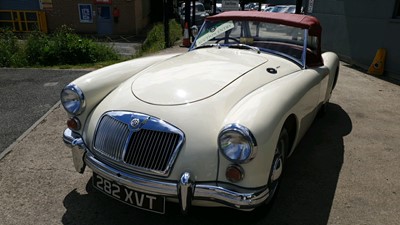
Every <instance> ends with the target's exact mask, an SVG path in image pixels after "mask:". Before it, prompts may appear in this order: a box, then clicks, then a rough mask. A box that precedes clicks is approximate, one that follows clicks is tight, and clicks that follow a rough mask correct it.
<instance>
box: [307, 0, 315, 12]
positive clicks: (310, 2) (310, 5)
mask: <svg viewBox="0 0 400 225" xmlns="http://www.w3.org/2000/svg"><path fill="white" fill-rule="evenodd" d="M313 10H314V0H308V8H307V12H308V13H312V12H313Z"/></svg>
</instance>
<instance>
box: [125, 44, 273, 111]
mask: <svg viewBox="0 0 400 225" xmlns="http://www.w3.org/2000/svg"><path fill="white" fill-rule="evenodd" d="M265 62H267V57H265V56H263V55H262V54H257V53H255V52H253V51H243V50H233V49H217V48H210V49H199V50H195V51H191V52H188V53H186V54H183V55H180V56H178V57H174V58H171V59H169V60H166V61H163V62H161V63H158V64H156V65H154V66H152V67H150V68H148V69H146V70H144V71H142V72H140V73H139V74H137V75H136V76H135V78H134V79H133V81H132V86H131V88H132V93H133V94H134V95H135V96H136V97H137V98H138V99H140V100H141V101H144V102H147V103H150V104H155V105H180V104H187V103H192V102H196V101H200V100H203V99H206V98H208V97H210V96H213V95H215V94H216V93H218V92H219V91H220V90H222V89H223V88H225V87H226V86H228V85H229V84H230V83H232V82H233V81H235V80H236V79H238V78H239V77H241V76H242V75H244V74H246V73H247V72H249V71H251V70H253V69H254V68H256V67H258V66H260V65H261V64H263V63H265Z"/></svg>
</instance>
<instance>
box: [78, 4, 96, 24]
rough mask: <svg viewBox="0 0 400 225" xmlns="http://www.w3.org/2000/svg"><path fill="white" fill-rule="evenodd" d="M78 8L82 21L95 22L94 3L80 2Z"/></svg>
mask: <svg viewBox="0 0 400 225" xmlns="http://www.w3.org/2000/svg"><path fill="white" fill-rule="evenodd" d="M78 9H79V21H80V22H81V23H93V11H92V4H78Z"/></svg>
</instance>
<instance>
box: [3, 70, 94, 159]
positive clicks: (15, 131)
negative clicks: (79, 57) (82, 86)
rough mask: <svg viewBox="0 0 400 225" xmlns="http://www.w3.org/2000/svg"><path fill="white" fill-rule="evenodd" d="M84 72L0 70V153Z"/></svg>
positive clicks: (54, 102)
mask: <svg viewBox="0 0 400 225" xmlns="http://www.w3.org/2000/svg"><path fill="white" fill-rule="evenodd" d="M87 72H88V70H51V69H50V70H49V69H46V70H43V69H5V68H1V69H0V96H1V98H0V105H1V107H0V115H1V117H0V159H1V155H2V152H4V151H5V150H6V148H7V147H9V146H10V145H11V144H12V143H14V142H15V140H17V138H18V137H20V136H21V135H22V134H23V133H24V132H25V131H26V130H28V129H29V128H30V127H31V126H32V124H34V123H35V122H36V121H38V120H39V119H40V118H41V117H42V116H43V115H44V114H46V112H47V111H49V109H51V107H53V106H54V104H56V103H57V101H59V100H60V92H61V89H62V88H63V87H64V86H65V85H66V84H68V83H69V82H71V81H72V80H74V79H75V78H77V77H79V76H81V75H82V74H85V73H87Z"/></svg>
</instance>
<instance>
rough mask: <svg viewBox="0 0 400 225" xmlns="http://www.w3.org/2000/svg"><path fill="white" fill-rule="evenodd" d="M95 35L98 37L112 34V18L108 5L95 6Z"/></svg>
mask: <svg viewBox="0 0 400 225" xmlns="http://www.w3.org/2000/svg"><path fill="white" fill-rule="evenodd" d="M97 12H98V16H97V33H98V34H99V35H110V34H112V32H113V18H112V16H111V7H110V6H109V5H97Z"/></svg>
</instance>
